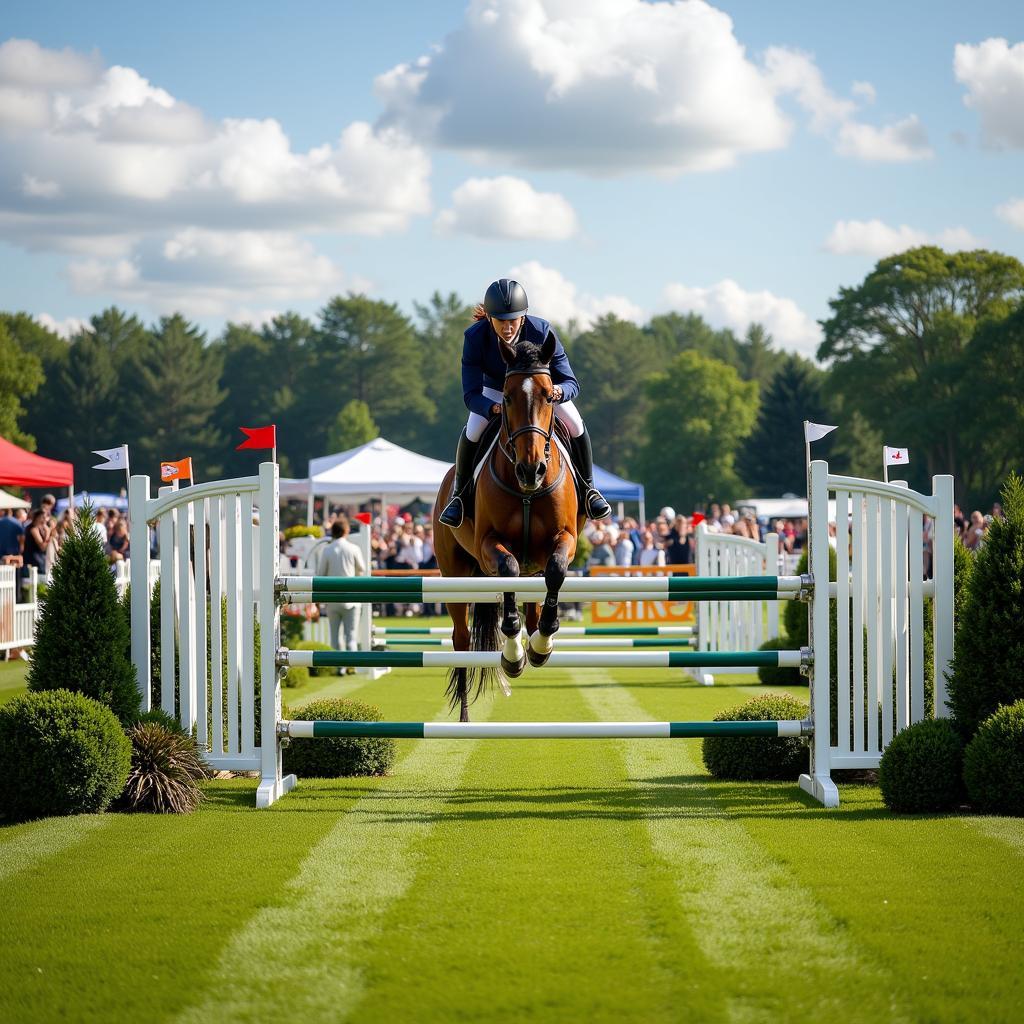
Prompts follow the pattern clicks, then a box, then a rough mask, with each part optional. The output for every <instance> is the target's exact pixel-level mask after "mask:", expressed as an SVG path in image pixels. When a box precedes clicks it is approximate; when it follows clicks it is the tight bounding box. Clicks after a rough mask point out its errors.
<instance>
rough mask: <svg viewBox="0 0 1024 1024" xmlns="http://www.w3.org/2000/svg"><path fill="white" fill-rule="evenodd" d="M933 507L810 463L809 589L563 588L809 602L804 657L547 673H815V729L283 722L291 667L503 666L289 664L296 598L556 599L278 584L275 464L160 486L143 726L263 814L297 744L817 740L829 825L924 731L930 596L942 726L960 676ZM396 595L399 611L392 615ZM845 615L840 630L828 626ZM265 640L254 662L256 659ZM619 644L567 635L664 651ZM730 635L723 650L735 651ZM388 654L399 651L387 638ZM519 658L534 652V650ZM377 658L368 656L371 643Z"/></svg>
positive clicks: (487, 659)
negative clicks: (848, 786) (846, 781)
mask: <svg viewBox="0 0 1024 1024" xmlns="http://www.w3.org/2000/svg"><path fill="white" fill-rule="evenodd" d="M932 487H933V493H932V494H923V493H918V492H915V491H911V490H909V489H908V488H906V487H904V486H901V485H898V484H893V483H882V482H879V481H873V480H860V479H855V478H852V477H843V476H834V475H832V474H830V473H829V472H828V466H827V464H826V463H824V462H814V463H812V465H811V487H810V495H809V510H808V521H809V530H810V538H809V547H810V572H809V574H808V575H806V576H804V577H799V576H783V575H780V576H773V575H749V574H743V575H736V576H722V575H717V576H716V575H706V576H703V577H689V576H671V577H653V578H652V577H622V578H612V577H605V578H577V577H573V578H570V579H568V580H566V582H565V586H564V587H563V588H562V590H561V596H563V597H564V598H565V599H566V600H572V601H595V600H619V601H624V600H631V599H632V600H694V601H710V602H712V603H713V607H714V603H715V602H717V603H718V605H719V606H720V605H721V604H722V603H723V602H724V603H726V604H728V605H729V606H732V605H736V606H739V605H740V604H741V603H742V602H746V601H749V602H758V601H761V602H763V601H769V602H775V601H779V600H794V599H800V600H809V601H810V604H809V617H810V629H809V636H810V640H811V643H810V647H809V648H808V649H804V650H801V651H759V650H750V649H747V650H743V649H742V647H743V646H744V645H743V644H742V643H741V644H738V645H737V646H738V648H740V649H736V650H726V649H723V648H722V646H721V643H720V641H718V642H719V643H720V646H719V649H717V650H697V651H679V650H658V651H651V650H619V651H614V650H599V651H594V650H591V651H581V650H574V649H569V650H559V649H558V647H559V643H558V641H559V634H555V636H553V637H550V638H546V639H547V642H548V643H550V644H551V645H552V647H553V649H554V653H553V654H552V656H551V660H550V661H549V662H548V664H549V665H550V667H551V668H559V667H561V668H570V669H576V668H580V669H583V668H587V667H600V668H614V667H619V666H622V667H638V666H639V667H660V668H673V667H688V666H699V667H711V666H716V665H717V666H719V667H727V666H735V665H744V666H753V665H779V666H793V667H802V668H807V669H809V671H810V675H811V690H810V704H811V714H810V717H809V719H808V721H806V722H717V723H716V722H675V723H673V722H618V723H615V722H604V723H602V722H579V723H576V722H561V723H559V722H535V723H481V724H476V723H465V724H464V723H455V722H453V723H444V722H438V723H424V722H387V723H372V722H286V721H285V720H284V718H283V715H282V704H281V676H282V675H283V674H284V666H286V665H303V664H304V665H313V666H317V665H337V666H345V665H356V666H359V665H371V666H373V665H392V666H394V667H408V668H410V669H413V668H421V667H422V668H426V667H430V666H437V667H449V666H452V665H494V664H496V663H498V659H499V658H500V655H501V653H502V652H493V651H468V652H464V651H454V650H429V651H393V650H385V651H373V650H369V651H351V652H350V651H323V652H321V651H290V650H287V649H286V648H282V647H281V642H280V636H281V629H280V615H281V606H282V604H283V602H284V601H285V600H286V599H287V598H288V595H292V594H294V595H306V596H307V597H308V598H309V599H311V600H315V601H318V602H319V601H330V600H331V598H332V597H333V598H334V599H335V600H341V601H356V602H363V603H373V602H380V601H389V600H390V601H393V600H402V601H424V600H426V601H444V602H449V603H451V602H459V601H465V602H466V603H477V602H481V601H490V600H501V599H502V598H501V595H502V594H504V593H505V592H506V590H507V588H509V587H512V588H514V593H516V594H517V595H518V596H519V597H520V599H522V600H525V601H537V600H538V599H540V598H542V596H543V595H544V592H545V587H546V582H545V581H544V580H543V579H542V578H539V577H526V578H523V577H503V578H500V579H499V578H481V577H469V578H441V577H428V578H422V577H403V578H394V579H392V578H386V577H384V578H381V577H377V578H370V579H367V578H364V577H360V578H357V579H353V578H348V577H340V578H327V579H326V580H325V579H318V578H316V577H308V576H307V577H297V576H286V577H280V576H279V575H278V574H279V564H280V563H279V553H278V537H279V507H278V497H279V495H278V468H277V466H276V464H274V463H264V464H263V465H262V466H260V471H259V475H258V476H256V477H244V478H240V479H235V480H224V481H212V482H208V483H202V484H197V485H195V486H193V487H190V488H187V489H183V490H179V491H171V490H170V488H162V489H161V491H160V493H159V494H158V496H157V497H155V498H153V497H151V496H150V483H149V479H148V477H145V476H133V477H132V478H131V481H130V487H129V514H130V529H131V531H132V532H133V533H134V534H135V535H136V536H138V537H145V536H146V535H147V530H148V527H149V524H155V526H156V529H157V535H158V537H159V541H160V564H161V569H160V581H161V589H160V615H159V633H160V662H159V669H160V680H159V687H158V688H157V689H156V691H155V692H154V691H153V690H152V636H151V628H152V627H151V615H150V607H149V579H148V576H149V560H148V559H145V558H140V559H132V563H131V575H132V578H131V588H132V591H131V593H132V600H131V605H132V607H131V612H132V614H131V623H132V641H131V644H132V663H133V664H134V666H135V670H136V677H137V681H138V685H139V690H140V693H141V696H142V707H143V710H146V711H148V710H150V708H151V707H152V705H153V704H154V703H158V704H159V706H160V707H162V708H163V709H164V710H165V711H166V712H167V713H168V714H170V715H173V716H174V717H175V718H176V720H177V721H178V723H179V725H180V726H181V728H182V729H184V730H185V731H186V732H188V733H191V734H193V735H195V737H196V742H197V743H198V744H199V748H200V750H201V751H202V754H203V757H204V759H205V761H206V763H207V764H208V765H209V766H210V767H211V768H213V769H221V770H226V771H236V772H237V771H245V772H253V771H255V772H258V773H259V775H260V782H259V786H258V788H257V791H256V806H257V807H267V806H269V805H270V804H272V803H274V801H276V800H277V799H278V798H280V797H281V796H283V795H284V794H285V793H287V792H288V791H289V790H290V789H291V788H292V787H293V786H294V785H295V782H296V780H295V776H293V775H289V776H285V775H284V774H283V772H282V766H281V744H282V742H283V741H284V740H286V739H287V738H288V737H295V738H299V737H300V736H311V737H317V736H327V735H334V736H346V735H347V736H360V735H395V736H402V737H410V738H424V739H426V738H430V737H440V736H445V737H447V738H450V737H481V738H485V737H492V738H497V737H506V738H552V739H554V738H560V737H562V738H581V739H583V738H599V737H626V736H637V737H650V738H654V737H667V738H683V737H686V736H709V735H715V736H725V735H732V736H765V735H767V736H773V735H774V736H780V735H786V736H805V737H810V738H811V748H810V749H811V755H810V770H809V772H808V773H807V774H805V775H802V776H801V777H800V786H801V787H802V788H803V789H804V790H806V791H807V792H808V793H810V794H811V795H812V796H813V797H815V798H816V799H817V800H819V801H821V802H822V803H823V804H825V805H826V806H836V805H837V804H838V802H839V793H838V790H837V789H836V786H835V783H834V781H833V780H832V778H831V771H832V769H833V768H860V769H863V768H877V767H878V763H879V760H880V758H881V755H882V751H883V750H884V749H885V747H886V746H887V745H888V743H889V742H890V741H891V740H892V737H893V736H894V735H895V733H896V731H898V730H899V729H901V728H903V727H904V726H906V725H909V724H911V723H913V722H917V721H921V720H922V719H923V718H924V717H925V716H926V714H929V713H930V709H927V708H926V705H925V686H924V683H925V670H926V663H925V658H924V639H925V631H924V614H925V603H924V599H925V596H926V594H929V592H930V594H931V597H932V602H931V611H932V615H933V622H932V635H933V637H934V644H933V648H932V651H933V656H932V661H931V665H930V666H928V667H929V669H930V671H931V673H932V676H933V678H934V684H935V685H934V691H935V698H934V713H935V714H937V715H941V716H945V715H947V714H948V708H947V706H946V673H947V671H948V670H949V666H950V664H951V661H952V657H953V546H952V537H953V481H952V478H951V477H948V476H942V477H934V478H933V481H932ZM832 495H834V499H835V508H836V516H835V518H836V556H837V565H838V572H837V582H835V583H831V584H830V583H829V582H828V575H829V574H828V564H829V535H828V520H829V499H830V496H832ZM924 517H928V518H929V519H931V520H933V521H934V522H933V524H932V527H931V534H932V536H933V538H934V540H933V545H934V548H933V576H934V584H933V585H931V586H926V585H925V583H924V582H923V577H924V572H923V564H922V547H921V543H920V538H921V537H922V536H923V535H924ZM760 564H763V563H760ZM399 594H400V595H403V596H402V597H401V598H398V597H396V595H399ZM405 595H415V596H410V597H406V596H405ZM603 595H609V596H607V597H605V596H603ZM833 602H835V612H834V613H832V614H830V610H831V606H832V603H833ZM833 619H834V620H835V622H836V627H835V630H836V632H835V635H834V636H833V627H832V625H831V622H832V620H833ZM648 628H649V627H648ZM654 628H656V629H657V630H658V632H657V633H656V634H653V635H656V636H672V635H678V636H690V635H692V634H691V633H678V634H676V633H668V632H666V631H665V630H667V629H671V628H678V627H654ZM683 628H686V627H683ZM257 629H258V631H259V645H258V649H257V650H256V651H255V652H254V646H255V644H254V641H255V637H256V632H257ZM395 629H397V627H396V628H395ZM612 629H615V630H616V632H611V631H610V630H609V631H608V632H603V633H596V632H595V629H594V627H590V628H587V627H583V632H582V633H580V632H575V631H573V629H572V627H566V628H565V629H564V630H563V631H562V634H564V635H568V636H588V635H598V636H601V635H604V636H625V635H634V636H636V635H640V636H642V635H652V634H648V633H646V630H645V628H644V627H635V626H629V627H612ZM619 629H621V630H622V632H620V631H619ZM719 634H720V637H724V636H725V633H724V632H722V631H719ZM388 635H392V636H395V635H399V634H397V632H394V631H388V632H387V633H385V634H384V636H385V637H387V636H388ZM409 635H423V634H422V633H417V634H409ZM426 635H427V636H431V635H433V634H432V633H428V634H426ZM367 636H368V637H369V636H370V633H369V631H368V633H367ZM515 639H516V640H517V641H519V642H521V640H522V637H521V636H517V637H516V638H515ZM532 642H533V641H532V639H531V643H532ZM833 643H834V644H835V646H836V650H837V654H838V658H837V663H838V667H837V670H836V671H837V675H836V677H835V678H834V679H833V678H830V670H829V660H830V659H829V655H828V652H829V651H830V650H831V648H832V646H833ZM368 646H372V644H370V642H369V640H368ZM624 646H625V645H624ZM629 646H633V645H629ZM748 646H749V645H748ZM815 655H817V656H815ZM833 702H834V703H835V707H836V712H835V716H834V718H833V716H832V712H831V706H832V704H833ZM257 712H258V718H259V723H260V724H259V728H258V729H257V727H256V719H257ZM374 730H385V731H384V732H376V733H375V732H374ZM387 730H391V732H387Z"/></svg>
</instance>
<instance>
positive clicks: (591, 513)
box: [583, 487, 612, 519]
mask: <svg viewBox="0 0 1024 1024" xmlns="http://www.w3.org/2000/svg"><path fill="white" fill-rule="evenodd" d="M583 504H584V505H585V506H586V508H587V518H588V519H607V518H608V516H610V515H611V514H612V507H611V505H609V504H608V502H607V501H606V500H605V497H604V495H603V494H602V493H601V492H600V491H599V490H598V489H597V488H596V487H588V488H587V493H586V495H585V496H584V499H583Z"/></svg>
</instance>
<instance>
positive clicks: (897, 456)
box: [885, 445, 910, 466]
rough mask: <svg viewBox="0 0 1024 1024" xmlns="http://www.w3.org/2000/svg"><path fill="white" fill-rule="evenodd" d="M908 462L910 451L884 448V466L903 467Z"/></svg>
mask: <svg viewBox="0 0 1024 1024" xmlns="http://www.w3.org/2000/svg"><path fill="white" fill-rule="evenodd" d="M909 461H910V451H909V450H908V449H907V448H890V447H889V446H888V445H886V446H885V464H886V465H887V466H905V465H906V464H907V463H908V462H909Z"/></svg>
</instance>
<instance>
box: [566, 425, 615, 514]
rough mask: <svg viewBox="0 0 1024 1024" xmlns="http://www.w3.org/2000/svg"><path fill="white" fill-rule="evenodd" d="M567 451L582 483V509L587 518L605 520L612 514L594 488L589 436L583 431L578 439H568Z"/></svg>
mask: <svg viewBox="0 0 1024 1024" xmlns="http://www.w3.org/2000/svg"><path fill="white" fill-rule="evenodd" d="M569 451H570V452H572V461H573V462H574V463H575V465H576V472H578V473H579V475H580V479H582V481H583V507H584V509H585V511H586V513H587V518H588V519H606V518H607V517H608V516H610V515H611V514H612V507H611V505H609V504H608V502H607V501H605V500H604V496H603V495H602V494H601V492H600V491H599V490H598V489H597V488H596V487H595V486H594V449H593V448H591V447H590V435H589V434H588V433H587V431H586V430H585V429H584V431H583V433H582V434H580V436H579V437H570V438H569Z"/></svg>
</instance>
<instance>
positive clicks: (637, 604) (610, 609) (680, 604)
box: [590, 565, 697, 625]
mask: <svg viewBox="0 0 1024 1024" xmlns="http://www.w3.org/2000/svg"><path fill="white" fill-rule="evenodd" d="M590 575H591V576H617V577H622V576H696V575H697V566H695V565H595V566H594V567H593V568H592V569H591V570H590ZM590 607H591V620H592V621H593V622H595V623H601V622H607V623H618V624H621V623H631V622H637V623H639V622H646V623H658V624H661V625H669V624H672V625H678V624H682V623H690V622H694V621H695V619H696V615H695V611H694V607H693V602H692V601H595V602H594V603H593V604H592V605H591V606H590Z"/></svg>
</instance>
